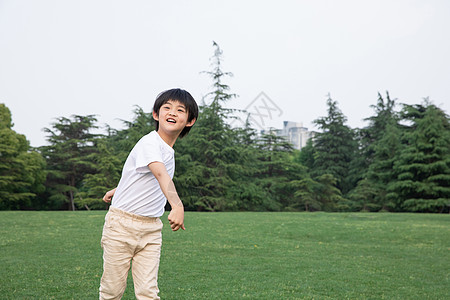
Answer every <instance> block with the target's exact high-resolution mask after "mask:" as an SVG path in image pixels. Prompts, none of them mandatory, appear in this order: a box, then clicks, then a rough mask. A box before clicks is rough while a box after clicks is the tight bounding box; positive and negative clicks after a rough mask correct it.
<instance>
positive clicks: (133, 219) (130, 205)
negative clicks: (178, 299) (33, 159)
mask: <svg viewBox="0 0 450 300" xmlns="http://www.w3.org/2000/svg"><path fill="white" fill-rule="evenodd" d="M197 117H198V107H197V104H196V102H195V100H194V98H193V97H192V96H191V94H189V93H188V92H187V91H185V90H181V89H172V90H168V91H165V92H162V93H161V94H159V95H158V97H157V99H156V101H155V104H154V106H153V118H154V119H155V121H156V131H152V132H150V133H149V134H147V135H145V136H144V137H142V138H141V139H140V140H139V141H138V142H137V144H136V145H135V146H134V148H133V150H131V152H130V154H129V156H128V158H127V160H126V162H125V165H124V167H123V171H122V177H121V179H120V182H119V185H118V186H117V188H115V189H113V190H111V191H109V192H107V193H106V194H105V196H104V197H103V201H105V202H111V200H112V202H111V207H110V208H109V211H108V213H107V214H106V217H105V225H104V227H103V235H102V240H101V244H102V248H103V276H102V279H101V282H100V299H120V298H121V297H122V295H123V293H124V291H125V288H126V281H127V275H128V270H129V269H130V261H131V260H132V261H133V264H132V275H133V282H134V289H135V294H136V298H137V299H159V297H158V292H159V289H158V284H157V279H158V267H159V258H160V252H161V229H162V222H161V220H160V219H159V218H160V217H161V216H162V215H163V213H164V207H165V205H166V200H167V201H168V202H169V203H170V205H171V212H170V214H169V217H168V219H169V223H170V227H171V228H172V230H173V231H177V230H178V229H180V228H181V229H183V230H185V227H184V207H183V203H182V202H181V200H180V198H179V197H178V194H177V191H176V189H175V185H174V184H173V181H172V178H173V174H174V171H175V161H174V150H173V148H172V147H173V145H174V144H175V141H176V140H177V138H178V137H183V136H185V135H186V134H188V132H189V130H190V129H191V127H192V125H194V123H195V121H196V119H197ZM113 196H114V197H113Z"/></svg>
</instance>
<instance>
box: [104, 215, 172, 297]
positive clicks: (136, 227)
mask: <svg viewBox="0 0 450 300" xmlns="http://www.w3.org/2000/svg"><path fill="white" fill-rule="evenodd" d="M162 226H163V224H162V222H161V220H160V219H159V218H150V217H143V216H138V215H135V214H131V213H127V212H124V211H122V210H120V209H117V208H114V207H110V208H109V211H108V213H107V214H106V217H105V225H104V227H103V236H102V240H101V245H102V248H103V276H102V279H101V282H100V299H101V300H102V299H121V297H122V295H123V293H124V291H125V288H126V285H127V275H128V271H129V269H130V262H131V261H133V263H132V274H133V282H134V291H135V294H136V298H137V299H159V297H158V292H159V289H158V282H157V281H158V268H159V258H160V253H161V229H162Z"/></svg>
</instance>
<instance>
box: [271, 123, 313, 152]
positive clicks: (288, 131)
mask: <svg viewBox="0 0 450 300" xmlns="http://www.w3.org/2000/svg"><path fill="white" fill-rule="evenodd" d="M269 131H271V132H274V133H275V134H276V135H277V136H282V137H285V138H286V139H287V140H288V141H289V142H290V143H291V144H292V146H293V147H294V148H295V149H297V150H302V148H303V147H305V146H306V142H307V141H308V140H309V139H310V138H313V137H314V132H313V131H308V128H306V127H303V123H301V122H291V121H284V122H283V129H270V130H263V132H269Z"/></svg>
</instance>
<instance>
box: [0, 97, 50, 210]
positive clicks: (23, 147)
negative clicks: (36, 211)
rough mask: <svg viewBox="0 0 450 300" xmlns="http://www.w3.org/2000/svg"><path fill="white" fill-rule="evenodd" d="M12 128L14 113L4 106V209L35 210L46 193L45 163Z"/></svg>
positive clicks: (0, 182) (0, 134) (0, 120)
mask: <svg viewBox="0 0 450 300" xmlns="http://www.w3.org/2000/svg"><path fill="white" fill-rule="evenodd" d="M12 127H13V124H12V118H11V111H10V110H9V109H8V108H7V107H6V106H5V105H4V104H0V209H32V208H35V207H34V201H35V200H36V194H38V193H42V192H43V191H44V185H43V182H44V180H45V171H44V165H45V162H44V160H43V158H42V156H41V155H40V154H39V153H37V152H35V151H33V150H31V149H30V146H29V143H28V141H27V140H26V138H25V136H24V135H22V134H18V133H16V132H15V131H14V130H13V129H12Z"/></svg>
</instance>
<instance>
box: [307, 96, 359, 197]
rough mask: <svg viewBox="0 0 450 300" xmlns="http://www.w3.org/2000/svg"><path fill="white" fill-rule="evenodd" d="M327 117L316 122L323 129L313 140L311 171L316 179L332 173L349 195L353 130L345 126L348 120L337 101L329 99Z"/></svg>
mask: <svg viewBox="0 0 450 300" xmlns="http://www.w3.org/2000/svg"><path fill="white" fill-rule="evenodd" d="M327 105H328V115H327V116H326V117H321V118H318V119H316V120H315V121H314V123H315V124H316V125H317V126H318V127H319V129H321V132H319V133H317V134H316V136H315V138H314V148H315V154H316V155H315V160H314V168H313V170H312V171H311V173H312V176H313V178H316V177H319V176H321V175H324V174H331V175H332V176H333V177H334V178H335V179H336V180H337V187H338V188H339V190H340V191H341V192H342V193H343V194H346V193H347V192H348V191H350V190H351V189H352V188H353V184H355V183H353V182H349V180H348V175H349V171H350V163H351V161H352V159H353V158H354V156H355V153H356V150H357V144H356V142H355V140H354V133H353V131H352V130H351V129H350V128H349V127H348V126H347V125H345V122H346V121H347V118H346V117H345V116H344V114H343V113H342V112H341V111H340V109H339V108H338V106H337V102H336V101H333V100H332V99H331V98H330V97H329V98H328V100H327Z"/></svg>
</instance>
